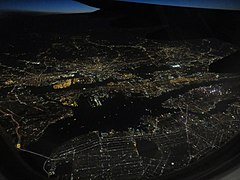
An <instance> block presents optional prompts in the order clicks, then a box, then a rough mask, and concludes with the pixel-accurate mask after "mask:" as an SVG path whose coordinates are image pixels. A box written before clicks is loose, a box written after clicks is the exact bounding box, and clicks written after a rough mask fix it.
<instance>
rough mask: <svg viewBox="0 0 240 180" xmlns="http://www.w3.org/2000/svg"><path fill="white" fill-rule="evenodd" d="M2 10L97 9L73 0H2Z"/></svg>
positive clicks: (90, 10) (55, 10) (79, 10)
mask: <svg viewBox="0 0 240 180" xmlns="http://www.w3.org/2000/svg"><path fill="white" fill-rule="evenodd" d="M0 10H13V11H18V10H20V11H38V12H65V13H79V12H92V11H95V10H96V9H95V8H92V7H89V6H86V5H84V4H81V3H79V2H75V1H72V0H0Z"/></svg>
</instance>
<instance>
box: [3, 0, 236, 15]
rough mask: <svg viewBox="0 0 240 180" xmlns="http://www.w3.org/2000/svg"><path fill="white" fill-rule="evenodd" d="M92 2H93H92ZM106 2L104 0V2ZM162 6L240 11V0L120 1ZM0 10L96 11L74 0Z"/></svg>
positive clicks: (21, 1)
mask: <svg viewBox="0 0 240 180" xmlns="http://www.w3.org/2000/svg"><path fill="white" fill-rule="evenodd" d="M91 1H92V0H91ZM102 1H103V2H104V0H102ZM119 1H129V2H141V3H150V4H160V5H173V6H184V7H201V8H214V9H237V10H240V0H119ZM0 10H14V11H15V10H21V11H40V12H41V11H43V12H70V13H75V12H77V13H78V12H92V11H94V10H96V9H94V8H92V7H89V6H86V5H83V4H81V3H78V2H74V1H72V0H0Z"/></svg>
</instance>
